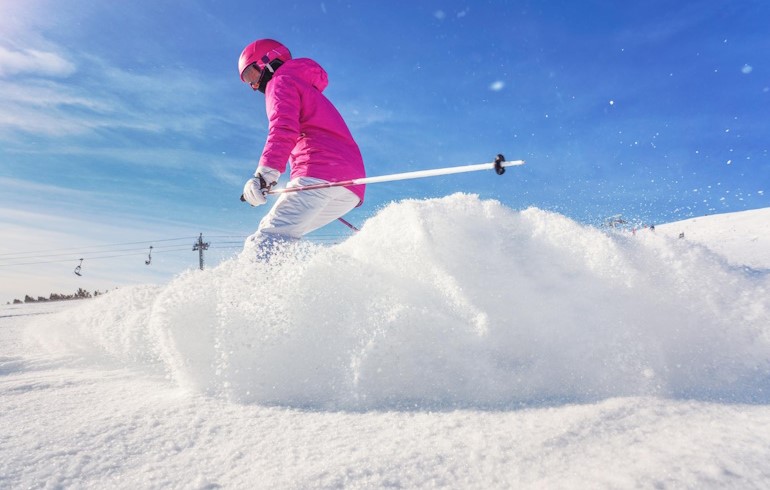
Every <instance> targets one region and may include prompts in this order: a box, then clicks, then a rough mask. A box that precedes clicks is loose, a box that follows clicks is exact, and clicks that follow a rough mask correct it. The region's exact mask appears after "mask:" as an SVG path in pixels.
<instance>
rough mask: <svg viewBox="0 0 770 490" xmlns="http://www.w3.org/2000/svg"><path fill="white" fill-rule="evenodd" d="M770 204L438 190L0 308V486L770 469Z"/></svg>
mask: <svg viewBox="0 0 770 490" xmlns="http://www.w3.org/2000/svg"><path fill="white" fill-rule="evenodd" d="M769 224H770V208H769V209H762V210H756V211H750V212H745V213H738V214H731V215H721V216H712V217H704V218H698V219H697V220H689V221H686V222H680V223H671V224H667V225H659V226H657V227H656V229H655V230H654V231H650V230H641V231H637V233H636V234H633V235H632V234H631V233H626V232H619V231H616V232H606V231H602V230H597V229H595V228H591V227H587V226H584V225H580V224H578V223H576V222H574V221H571V220H569V219H567V218H566V217H564V216H561V215H558V214H554V213H548V212H544V211H542V210H538V209H527V210H524V211H514V210H511V209H508V208H505V207H504V206H502V205H500V204H499V203H497V202H495V201H482V200H479V199H478V198H476V197H475V196H469V195H463V194H456V195H452V196H449V197H446V198H443V199H435V200H424V201H416V200H415V201H403V202H399V203H394V204H392V205H390V206H388V207H386V208H385V209H383V210H381V211H380V212H379V213H378V214H377V215H376V216H375V217H374V218H372V219H370V220H369V221H368V222H367V223H366V224H365V226H364V227H363V229H362V231H361V232H360V233H358V234H357V235H356V236H354V237H351V238H350V239H348V240H347V241H345V242H344V243H341V244H339V245H334V246H318V245H312V244H304V245H300V246H295V247H293V248H289V249H288V250H285V251H284V253H282V254H280V255H278V256H276V257H274V258H273V260H272V261H271V262H270V263H267V264H266V263H262V262H255V261H253V260H251V259H250V258H249V257H246V256H244V257H238V258H234V259H232V260H230V261H227V262H225V263H223V264H221V265H219V266H218V267H216V268H212V269H210V270H206V271H189V272H187V273H184V274H182V275H180V276H179V277H178V278H176V279H174V280H173V281H171V282H170V283H169V284H165V285H160V286H155V285H147V286H137V287H131V288H124V289H121V290H117V291H112V292H110V293H108V294H106V295H104V296H101V297H99V298H97V299H93V300H83V301H79V302H69V303H57V304H27V305H16V306H4V307H2V308H0V422H1V423H2V425H1V426H0V427H2V430H1V431H0V487H2V488H27V487H33V488H60V487H65V488H69V487H76V488H112V487H118V488H219V487H223V488H379V487H405V488H421V487H429V488H433V487H448V488H637V487H641V488H654V487H661V488H717V487H718V488H721V487H730V488H768V487H770V294H768V293H769V291H770V257H768V250H770V228H769ZM682 232H684V234H685V237H684V238H683V239H680V238H678V236H679V234H680V233H682Z"/></svg>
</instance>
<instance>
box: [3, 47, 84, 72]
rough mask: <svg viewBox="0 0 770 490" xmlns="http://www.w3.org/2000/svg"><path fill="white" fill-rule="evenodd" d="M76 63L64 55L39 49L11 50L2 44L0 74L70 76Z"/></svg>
mask: <svg viewBox="0 0 770 490" xmlns="http://www.w3.org/2000/svg"><path fill="white" fill-rule="evenodd" d="M75 71H76V67H75V65H74V64H73V63H72V62H71V61H69V60H67V59H65V58H63V57H62V56H60V55H58V54H56V53H52V52H48V51H39V50H37V49H22V50H16V51H14V50H11V49H8V48H6V47H4V46H0V76H9V75H20V74H34V75H37V76H48V77H57V78H62V77H68V76H70V75H72V74H73V73H75Z"/></svg>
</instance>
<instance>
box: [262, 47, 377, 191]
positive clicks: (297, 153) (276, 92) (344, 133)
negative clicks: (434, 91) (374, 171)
mask: <svg viewBox="0 0 770 490" xmlns="http://www.w3.org/2000/svg"><path fill="white" fill-rule="evenodd" d="M328 84H329V81H328V78H327V75H326V71H325V70H324V69H323V68H321V66H320V65H319V64H318V63H316V62H315V61H313V60H311V59H308V58H297V59H292V60H289V61H287V62H286V63H284V64H283V65H281V67H280V68H278V69H277V70H276V71H275V74H274V75H273V78H272V79H271V80H270V82H268V84H267V88H266V89H265V110H266V111H267V119H268V124H269V127H268V133H267V142H266V143H265V148H264V149H263V150H262V156H261V157H260V159H259V164H260V165H264V166H267V167H270V168H273V169H275V170H278V171H279V172H281V173H283V172H285V171H286V163H287V161H288V163H290V164H291V174H290V175H291V177H290V178H291V179H295V178H297V177H315V178H317V179H323V180H326V181H329V182H340V181H344V180H349V179H358V178H362V177H366V171H365V170H364V162H363V158H362V157H361V151H360V150H359V149H358V145H357V144H356V142H355V141H354V140H353V136H352V135H351V134H350V130H349V129H348V126H347V125H346V124H345V121H344V120H343V119H342V116H341V115H340V113H339V112H338V111H337V109H336V108H335V107H334V105H332V103H331V102H330V101H329V99H327V98H326V97H325V96H324V95H323V94H322V93H321V92H323V90H324V89H325V88H326V86H327V85H328ZM365 187H366V186H364V185H355V186H351V187H348V189H350V190H351V191H352V192H353V193H355V194H356V195H357V196H358V198H359V204H358V205H359V206H360V205H361V203H363V201H364V191H365Z"/></svg>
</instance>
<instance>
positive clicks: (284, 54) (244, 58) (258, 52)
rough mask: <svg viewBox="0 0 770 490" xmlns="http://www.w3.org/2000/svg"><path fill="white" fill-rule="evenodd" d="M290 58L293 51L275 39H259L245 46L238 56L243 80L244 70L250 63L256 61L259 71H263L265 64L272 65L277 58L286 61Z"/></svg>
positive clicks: (239, 71)
mask: <svg viewBox="0 0 770 490" xmlns="http://www.w3.org/2000/svg"><path fill="white" fill-rule="evenodd" d="M290 59H291V52H289V48H287V47H286V46H284V45H283V44H281V43H279V42H278V41H274V40H273V39H258V40H256V41H254V42H253V43H251V44H249V45H248V46H246V47H245V48H243V52H241V57H240V58H238V73H239V74H240V76H241V80H243V72H244V70H246V68H248V67H249V66H250V65H253V64H255V63H256V67H257V68H258V69H259V71H262V70H263V69H264V68H265V66H268V65H270V64H271V63H272V62H274V61H276V60H278V61H280V62H281V63H284V62H286V61H289V60H290ZM273 68H277V67H273ZM270 71H272V70H270ZM243 81H245V80H243Z"/></svg>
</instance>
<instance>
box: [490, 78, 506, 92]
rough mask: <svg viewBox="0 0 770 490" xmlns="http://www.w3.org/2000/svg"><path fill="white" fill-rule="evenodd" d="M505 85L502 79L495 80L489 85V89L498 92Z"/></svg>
mask: <svg viewBox="0 0 770 490" xmlns="http://www.w3.org/2000/svg"><path fill="white" fill-rule="evenodd" d="M504 87H505V82H503V81H502V80H496V81H494V82H492V84H491V85H490V86H489V90H491V91H493V92H499V91H501V90H502V89H503V88H504Z"/></svg>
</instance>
